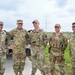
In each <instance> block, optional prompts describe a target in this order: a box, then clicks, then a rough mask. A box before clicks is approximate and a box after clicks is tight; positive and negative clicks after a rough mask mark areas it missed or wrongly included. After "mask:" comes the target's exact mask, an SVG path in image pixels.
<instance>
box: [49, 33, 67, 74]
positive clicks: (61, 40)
mask: <svg viewBox="0 0 75 75" xmlns="http://www.w3.org/2000/svg"><path fill="white" fill-rule="evenodd" d="M49 43H50V69H51V70H50V71H51V75H56V74H55V62H56V60H57V63H58V66H59V68H60V74H61V75H65V71H64V65H65V62H64V61H65V60H64V50H65V49H66V47H67V44H68V43H67V39H66V37H65V36H63V34H62V33H60V35H58V36H56V34H55V33H53V34H52V35H51V37H50V39H49Z"/></svg>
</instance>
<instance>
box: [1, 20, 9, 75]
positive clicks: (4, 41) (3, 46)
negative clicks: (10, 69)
mask: <svg viewBox="0 0 75 75" xmlns="http://www.w3.org/2000/svg"><path fill="white" fill-rule="evenodd" d="M2 29H3V22H1V21H0V75H4V72H5V62H6V49H7V44H8V41H7V35H6V33H5V32H4V31H3V30H2Z"/></svg>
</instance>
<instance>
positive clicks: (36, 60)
mask: <svg viewBox="0 0 75 75" xmlns="http://www.w3.org/2000/svg"><path fill="white" fill-rule="evenodd" d="M31 56H32V73H33V74H35V73H36V71H37V67H38V64H39V65H40V66H39V67H40V71H41V73H42V75H45V55H44V48H38V47H34V48H31Z"/></svg>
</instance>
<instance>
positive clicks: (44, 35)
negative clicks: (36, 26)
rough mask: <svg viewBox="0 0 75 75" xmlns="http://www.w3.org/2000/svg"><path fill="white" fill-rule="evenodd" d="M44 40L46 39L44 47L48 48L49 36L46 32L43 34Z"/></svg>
mask: <svg viewBox="0 0 75 75" xmlns="http://www.w3.org/2000/svg"><path fill="white" fill-rule="evenodd" d="M43 38H44V46H46V45H47V43H48V38H47V34H46V33H45V32H43Z"/></svg>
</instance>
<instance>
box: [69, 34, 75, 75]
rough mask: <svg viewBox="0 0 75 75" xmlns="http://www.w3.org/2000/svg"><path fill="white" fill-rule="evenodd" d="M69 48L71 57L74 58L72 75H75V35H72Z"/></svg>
mask: <svg viewBox="0 0 75 75" xmlns="http://www.w3.org/2000/svg"><path fill="white" fill-rule="evenodd" d="M69 45H70V46H69V47H70V55H71V58H72V72H73V74H72V75H75V33H72V34H71V35H70V40H69Z"/></svg>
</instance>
